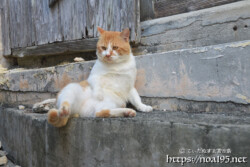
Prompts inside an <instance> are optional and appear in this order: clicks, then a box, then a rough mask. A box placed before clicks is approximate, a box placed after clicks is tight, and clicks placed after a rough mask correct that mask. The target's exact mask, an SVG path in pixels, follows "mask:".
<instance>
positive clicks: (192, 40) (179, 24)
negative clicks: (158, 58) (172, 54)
mask: <svg viewBox="0 0 250 167" xmlns="http://www.w3.org/2000/svg"><path fill="white" fill-rule="evenodd" d="M249 8H250V1H240V2H237V3H232V4H228V5H223V6H218V7H214V8H209V9H204V10H200V11H195V12H190V13H184V14H180V15H175V16H171V17H165V18H160V19H154V20H150V21H145V22H142V23H141V27H142V38H141V45H142V46H140V47H138V48H136V49H135V50H134V51H135V53H136V54H145V53H154V52H161V51H169V50H177V49H183V48H193V47H200V46H209V45H215V44H222V43H227V42H234V41H241V40H249V39H250V31H249V29H250V12H249Z"/></svg>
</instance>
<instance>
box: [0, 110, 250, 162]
mask: <svg viewBox="0 0 250 167" xmlns="http://www.w3.org/2000/svg"><path fill="white" fill-rule="evenodd" d="M0 109H2V108H0ZM234 114H236V113H234ZM234 114H229V115H224V114H221V115H220V114H204V113H203V114H187V113H183V112H181V113H180V112H167V113H166V112H158V111H154V112H152V113H144V114H143V113H138V115H137V116H136V117H135V118H116V119H92V118H74V119H71V120H70V122H69V124H68V125H67V126H66V127H64V128H60V129H58V128H54V127H52V126H50V125H48V123H47V121H46V115H39V114H28V113H24V111H20V110H14V109H2V111H1V112H0V140H1V141H2V144H3V146H4V148H5V150H7V151H8V152H9V153H10V154H11V155H12V156H14V158H15V159H16V160H17V163H18V164H20V165H21V166H25V167H34V166H36V167H45V166H46V167H55V166H57V167H65V166H71V167H79V166H90V167H92V166H103V167H104V166H106V167H107V166H124V167H127V166H133V167H149V166H154V167H158V166H159V167H163V166H176V167H177V166H181V165H180V164H177V163H171V164H168V163H166V155H169V156H192V157H195V156H196V155H197V156H199V155H200V156H209V157H213V156H218V155H221V156H222V155H224V156H237V157H249V156H250V140H249V137H250V126H249V121H250V117H249V115H239V114H238V115H237V114H236V115H234ZM34 141H35V142H34ZM181 148H184V149H192V150H197V149H199V148H203V149H218V148H220V149H230V150H231V153H230V154H225V153H224V154H216V153H211V154H189V153H184V154H181V153H180V152H179V149H181ZM198 165H199V166H200V167H210V166H211V164H210V163H201V164H200V163H199V164H198ZM212 165H213V166H214V167H221V166H223V165H224V164H221V163H213V164H212ZM226 165H228V164H226ZM236 165H237V166H239V167H241V166H245V165H246V164H244V163H238V164H236ZM185 166H187V167H191V166H194V164H193V163H189V164H185Z"/></svg>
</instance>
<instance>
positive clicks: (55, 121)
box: [48, 109, 69, 128]
mask: <svg viewBox="0 0 250 167" xmlns="http://www.w3.org/2000/svg"><path fill="white" fill-rule="evenodd" d="M68 119H69V115H68V116H65V117H62V116H60V114H59V112H58V110H57V109H51V110H50V111H49V112H48V122H49V123H50V124H51V125H53V126H55V127H58V128H59V127H62V126H65V125H66V124H67V122H68Z"/></svg>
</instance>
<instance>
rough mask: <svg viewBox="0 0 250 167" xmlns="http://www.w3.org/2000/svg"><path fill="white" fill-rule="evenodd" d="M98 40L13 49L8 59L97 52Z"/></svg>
mask: <svg viewBox="0 0 250 167" xmlns="http://www.w3.org/2000/svg"><path fill="white" fill-rule="evenodd" d="M97 40H98V39H97V38H91V39H83V40H77V41H65V42H60V43H51V44H46V45H40V46H32V47H26V48H17V49H12V55H10V56H8V57H19V58H21V57H28V56H50V55H58V54H70V53H77V52H89V51H94V50H96V43H97Z"/></svg>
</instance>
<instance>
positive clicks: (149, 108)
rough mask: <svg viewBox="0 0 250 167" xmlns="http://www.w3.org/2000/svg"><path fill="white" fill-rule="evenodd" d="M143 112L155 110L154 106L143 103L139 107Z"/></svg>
mask: <svg viewBox="0 0 250 167" xmlns="http://www.w3.org/2000/svg"><path fill="white" fill-rule="evenodd" d="M137 109H138V110H139V111H141V112H151V111H153V107H151V106H148V105H145V104H142V105H141V106H140V107H138V108H137Z"/></svg>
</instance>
